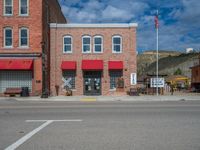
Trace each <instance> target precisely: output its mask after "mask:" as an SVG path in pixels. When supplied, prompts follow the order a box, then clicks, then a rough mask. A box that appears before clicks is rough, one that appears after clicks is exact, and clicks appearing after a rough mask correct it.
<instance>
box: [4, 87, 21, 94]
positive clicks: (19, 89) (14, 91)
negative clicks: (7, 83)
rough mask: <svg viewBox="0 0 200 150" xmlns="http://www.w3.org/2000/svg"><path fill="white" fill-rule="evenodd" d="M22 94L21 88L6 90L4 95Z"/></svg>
mask: <svg viewBox="0 0 200 150" xmlns="http://www.w3.org/2000/svg"><path fill="white" fill-rule="evenodd" d="M21 93H22V88H6V90H5V92H4V94H5V95H9V96H15V95H20V94H21Z"/></svg>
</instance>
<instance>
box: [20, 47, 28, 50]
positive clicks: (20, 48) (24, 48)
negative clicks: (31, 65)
mask: <svg viewBox="0 0 200 150" xmlns="http://www.w3.org/2000/svg"><path fill="white" fill-rule="evenodd" d="M29 48H30V47H18V49H25V50H27V49H29Z"/></svg>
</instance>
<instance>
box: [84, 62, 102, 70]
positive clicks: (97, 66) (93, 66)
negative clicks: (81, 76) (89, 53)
mask: <svg viewBox="0 0 200 150" xmlns="http://www.w3.org/2000/svg"><path fill="white" fill-rule="evenodd" d="M82 69H83V70H103V60H82Z"/></svg>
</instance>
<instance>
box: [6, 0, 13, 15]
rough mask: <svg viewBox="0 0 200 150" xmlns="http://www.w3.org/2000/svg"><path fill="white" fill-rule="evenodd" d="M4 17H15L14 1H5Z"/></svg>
mask: <svg viewBox="0 0 200 150" xmlns="http://www.w3.org/2000/svg"><path fill="white" fill-rule="evenodd" d="M4 15H5V16H11V15H13V0H4Z"/></svg>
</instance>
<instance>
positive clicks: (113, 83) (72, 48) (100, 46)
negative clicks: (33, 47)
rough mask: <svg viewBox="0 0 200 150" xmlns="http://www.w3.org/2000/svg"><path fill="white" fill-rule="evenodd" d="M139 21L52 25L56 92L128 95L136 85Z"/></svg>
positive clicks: (52, 81) (52, 84)
mask: <svg viewBox="0 0 200 150" xmlns="http://www.w3.org/2000/svg"><path fill="white" fill-rule="evenodd" d="M136 28H137V24H135V23H131V24H59V23H52V24H51V25H50V35H51V41H50V47H51V50H50V52H51V65H50V66H51V71H50V74H51V76H50V90H51V94H52V95H65V94H66V89H70V90H72V92H73V95H124V94H126V92H127V91H129V89H130V88H132V87H135V84H136V70H137V66H136Z"/></svg>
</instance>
